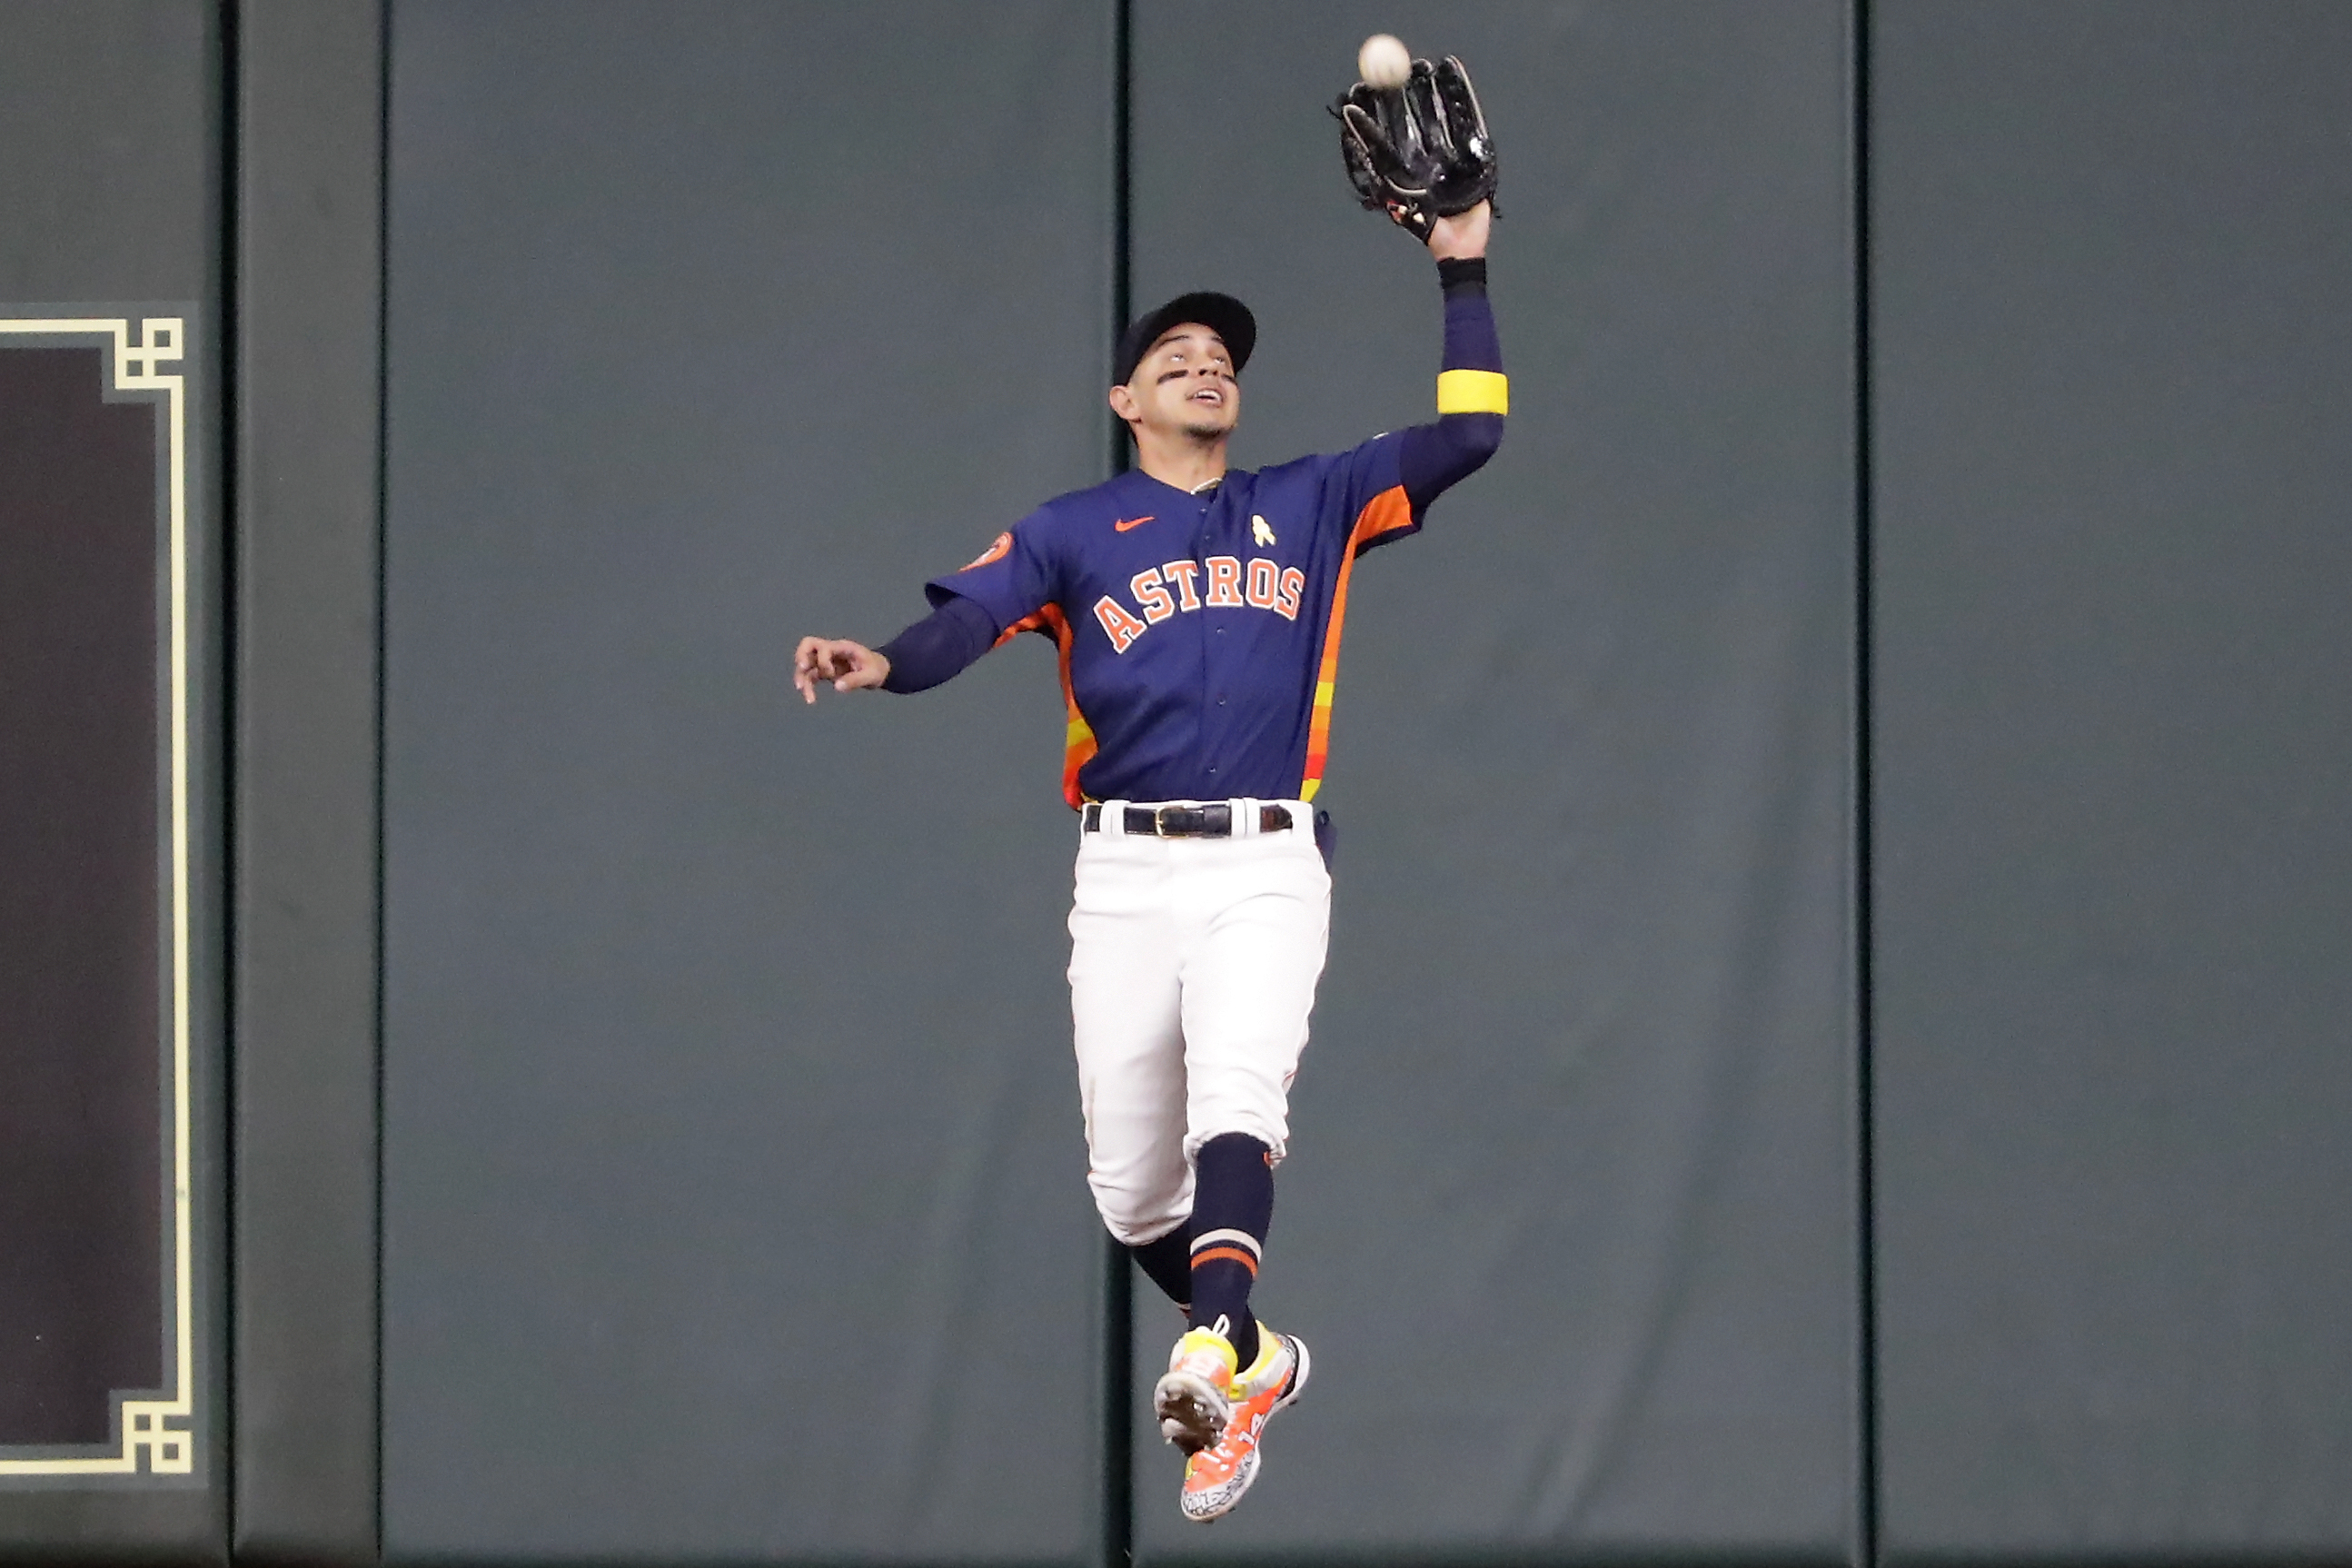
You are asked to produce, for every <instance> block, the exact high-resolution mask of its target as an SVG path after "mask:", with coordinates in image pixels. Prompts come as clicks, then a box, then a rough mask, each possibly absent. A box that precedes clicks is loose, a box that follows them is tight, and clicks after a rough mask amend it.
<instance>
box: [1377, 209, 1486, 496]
mask: <svg viewBox="0 0 2352 1568" xmlns="http://www.w3.org/2000/svg"><path fill="white" fill-rule="evenodd" d="M1492 221H1493V209H1492V208H1491V207H1490V206H1489V205H1487V204H1486V203H1485V202H1480V203H1479V204H1478V205H1476V206H1475V207H1472V208H1471V209H1470V210H1469V211H1468V212H1466V213H1464V214H1462V215H1461V216H1458V217H1442V218H1439V219H1438V220H1437V221H1436V223H1435V225H1434V226H1433V227H1432V228H1431V229H1430V233H1429V251H1430V254H1431V255H1432V256H1433V257H1435V258H1437V276H1438V280H1439V282H1440V283H1441V284H1443V285H1444V289H1445V361H1444V374H1441V375H1440V376H1439V377H1438V397H1437V408H1438V418H1437V421H1436V423H1434V424H1432V425H1416V426H1412V428H1411V429H1409V430H1406V431H1405V432H1404V433H1403V437H1404V445H1403V448H1402V451H1401V452H1400V453H1399V462H1400V466H1401V467H1402V470H1403V479H1404V492H1405V499H1406V500H1408V501H1410V502H1411V503H1412V515H1413V519H1414V521H1419V520H1420V518H1421V515H1422V513H1423V512H1424V511H1426V510H1428V508H1429V503H1430V502H1431V501H1433V500H1436V499H1437V498H1438V496H1439V495H1440V494H1442V493H1444V490H1445V489H1447V488H1448V487H1450V486H1452V485H1454V484H1455V483H1456V482H1458V481H1459V480H1461V479H1465V478H1467V477H1468V476H1469V475H1471V474H1473V473H1475V472H1476V471H1477V470H1478V468H1480V466H1481V465H1483V464H1484V463H1485V462H1486V459H1487V458H1491V457H1493V456H1494V455H1495V449H1496V447H1500V446H1501V445H1502V444H1503V416H1504V412H1505V410H1506V409H1507V407H1508V405H1509V400H1508V395H1507V388H1506V384H1505V383H1504V380H1503V350H1502V345H1501V342H1500V341H1499V340H1498V339H1497V338H1496V333H1495V312H1494V310H1493V309H1492V308H1491V307H1490V306H1489V305H1488V304H1487V303H1486V236H1487V227H1488V225H1489V224H1490V223H1491V222H1492Z"/></svg>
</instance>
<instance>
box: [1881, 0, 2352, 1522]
mask: <svg viewBox="0 0 2352 1568" xmlns="http://www.w3.org/2000/svg"><path fill="white" fill-rule="evenodd" d="M1875 16H1876V20H1875V23H1874V26H1875V34H1876V46H1877V47H1876V51H1875V67H1874V101H1875V107H1876V132H1875V134H1874V142H1873V145H1874V151H1873V163H1874V170H1875V173H1876V179H1875V182H1874V187H1875V195H1874V202H1875V224H1874V233H1875V236H1876V240H1877V245H1876V250H1877V258H1878V272H1877V279H1878V281H1877V289H1876V300H1877V306H1878V310H1877V325H1876V330H1875V334H1874V343H1875V347H1876V351H1877V352H1876V356H1875V358H1876V373H1875V374H1876V388H1877V416H1876V430H1877V442H1876V454H1877V456H1876V468H1877V478H1878V488H1877V496H1876V508H1875V515H1876V538H1877V546H1876V563H1877V572H1876V584H1875V605H1876V612H1877V627H1878V630H1877V640H1876V649H1877V652H1876V659H1875V672H1876V703H1875V714H1874V732H1875V736H1876V742H1877V745H1876V771H1875V776H1876V786H1877V788H1876V797H1877V811H1876V830H1875V837H1876V845H1877V849H1878V856H1877V874H1876V900H1875V912H1876V921H1875V924H1876V942H1875V953H1876V982H1877V984H1876V994H1877V1027H1876V1031H1875V1039H1876V1063H1877V1085H1878V1089H1879V1098H1878V1114H1877V1128H1878V1152H1879V1166H1878V1183H1877V1194H1878V1197H1879V1200H1880V1204H1879V1209H1878V1219H1877V1238H1878V1243H1879V1267H1878V1279H1879V1283H1880V1290H1881V1294H1880V1314H1879V1322H1880V1327H1881V1331H1882V1332H1881V1342H1880V1357H1879V1365H1880V1378H1881V1384H1880V1386H1881V1390H1882V1394H1883V1396H1884V1397H1883V1406H1884V1422H1883V1426H1882V1431H1883V1434H1884V1444H1885V1446H1884V1465H1883V1471H1882V1473H1883V1476H1884V1480H1885V1511H1884V1521H1885V1536H1886V1542H1887V1560H1888V1561H1890V1562H1916V1561H1920V1560H1922V1559H1924V1558H1927V1557H1930V1556H1942V1557H1945V1558H1948V1559H1966V1560H1969V1561H1972V1562H1981V1561H1987V1560H1991V1559H1993V1558H1994V1557H1996V1555H2013V1554H2020V1553H2029V1554H2032V1555H2036V1556H2039V1557H2042V1558H2044V1559H2060V1558H2065V1557H2075V1558H2081V1557H2085V1556H2097V1557H2101V1558H2104V1559H2105V1560H2108V1561H2128V1562H2135V1563H2146V1562H2155V1561H2161V1560H2163V1559H2164V1558H2166V1557H2168V1556H2184V1555H2186V1556H2195V1557H2200V1558H2203V1559H2205V1560H2223V1559H2226V1560H2234V1561H2253V1560H2256V1559H2258V1558H2260V1557H2263V1556H2270V1557H2272V1558H2277V1557H2279V1556H2282V1555H2287V1554H2293V1553H2296V1552H2300V1553H2303V1554H2305V1556H2306V1557H2307V1558H2310V1557H2315V1558H2324V1559H2326V1560H2330V1561H2336V1560H2341V1559H2342V1558H2343V1557H2344V1556H2345V1555H2346V1553H2347V1552H2352V1488H2347V1485H2346V1479H2345V1478H2346V1476H2347V1464H2348V1463H2352V1349H2347V1339H2346V1335H2345V1332H2344V1324H2345V1306H2344V1303H2345V1300H2346V1295H2347V1288H2352V1230H2347V1226H2346V1225H2345V1223H2344V1194H2345V1193H2346V1192H2347V1190H2352V1139H2347V1136H2346V1133H2345V1126H2344V1108H2345V1106H2346V1104H2347V1100H2352V1058H2347V1053H2346V1049H2345V1024H2344V1020H2345V1017H2346V1016H2347V1010H2352V964H2347V961H2346V960H2347V953H2346V942H2345V933H2346V932H2347V931H2352V839H2347V836H2346V834H2345V832H2344V827H2343V813H2344V780H2345V779H2346V777H2347V774H2352V741H2347V729H2346V726H2345V722H2344V715H2345V712H2346V710H2347V704H2352V621H2347V617H2346V615H2345V612H2344V604H2343V584H2345V583H2346V582H2347V580H2352V533H2347V531H2346V528H2345V526H2344V497H2345V495H2346V494H2347V491H2348V490H2352V399H2347V391H2346V388H2347V381H2346V376H2345V366H2346V365H2347V363H2352V323H2347V315H2346V312H2345V309H2344V286H2345V279H2346V278H2347V275H2352V161H2348V160H2347V156H2346V152H2347V146H2352V85H2347V84H2352V11H2347V9H2346V8H2345V7H2343V6H2341V5H2330V4H2324V3H2323V4H2302V5H2288V4H2264V5H2254V6H2211V5H2191V4H2156V3H2144V0H2131V3H2129V4H2124V3H2103V4H2074V5H2065V6H2047V5H2033V4H2027V3H2022V0H2020V3H2006V0H2004V3H1992V0H1958V3H1953V4H1935V5H1927V4H1919V3H1917V0H1887V3H1885V4H1882V5H1878V6H1877V7H1876V8H1875Z"/></svg>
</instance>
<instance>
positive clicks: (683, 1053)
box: [384, 0, 1111, 1563]
mask: <svg viewBox="0 0 2352 1568" xmlns="http://www.w3.org/2000/svg"><path fill="white" fill-rule="evenodd" d="M1109 53H1110V19H1109V13H1108V9H1107V8H1106V7H1104V6H1102V5H1094V4H1087V3H1082V0H1023V3H1017V4H1012V5H993V6H989V7H985V8H962V7H947V6H938V5H859V6H842V5H822V4H809V5H772V4H764V3H759V4H755V3H750V0H745V3H741V4H726V5H720V4H700V5H677V4H674V3H671V0H642V3H638V4H601V5H580V4H570V3H564V4H554V3H550V4H542V5H501V6H496V7H485V6H481V5H471V4H456V3H450V4H404V5H401V6H400V7H399V8H398V9H397V11H396V13H395V16H394V108H393V169H392V208H393V221H392V233H391V246H392V259H393V289H392V301H391V311H392V316H391V320H392V331H391V342H390V361H391V367H390V373H391V378H392V382H391V385H392V392H391V432H390V441H391V449H390V466H391V479H390V495H389V501H388V505H389V522H388V529H389V541H388V548H389V568H388V570H389V603H388V637H389V643H388V652H387V660H388V681H389V695H388V708H389V712H388V731H387V737H386V745H387V752H386V769H387V776H386V834H387V853H388V857H389V858H388V868H387V897H388V907H387V910H386V929H387V942H388V953H387V977H386V984H387V995H386V1006H387V1018H386V1029H387V1034H386V1041H385V1072H386V1094H387V1100H386V1106H385V1119H386V1120H385V1133H386V1144H387V1147H386V1170H385V1182H386V1190H385V1204H386V1215H385V1219H386V1237H385V1246H386V1258H385V1268H386V1284H385V1343H384V1358H385V1398H386V1405H385V1432H384V1438H385V1454H384V1463H385V1475H384V1486H385V1496H384V1505H385V1531H386V1537H387V1547H388V1550H389V1552H390V1554H391V1555H392V1556H393V1557H394V1558H395V1559H397V1560H403V1561H416V1560H422V1559H426V1558H436V1557H437V1558H444V1559H454V1558H458V1557H467V1558H475V1559H479V1558H488V1557H495V1558H498V1559H500V1560H507V1561H517V1560H547V1559H552V1558H558V1557H562V1558H570V1559H580V1558H591V1557H593V1558H625V1557H632V1556H635V1557H648V1558H650V1557H659V1558H661V1559H663V1560H666V1561H674V1560H679V1559H697V1560H712V1561H748V1560H753V1559H759V1560H788V1561H806V1560H811V1559H831V1560H835V1561H839V1560H846V1559H852V1558H855V1559H858V1560H870V1561H895V1562H909V1563H911V1562H921V1563H954V1562H973V1561H992V1560H996V1561H1001V1560H1008V1559H1010V1560H1020V1561H1027V1562H1068V1561H1074V1560H1076V1559H1077V1558H1078V1557H1079V1556H1080V1555H1081V1554H1082V1553H1083V1552H1085V1550H1086V1549H1087V1543H1088V1542H1090V1541H1091V1540H1092V1539H1093V1533H1092V1532H1093V1524H1092V1512H1093V1508H1094V1502H1095V1499H1096V1497H1097V1491H1098V1488H1097V1463H1096V1460H1095V1458H1094V1456H1093V1442H1094V1434H1095V1422H1094V1417H1093V1415H1092V1408H1091V1405H1092V1397H1093V1390H1094V1386H1095V1383H1096V1378H1095V1373H1094V1366H1095V1358H1096V1357H1097V1353H1098V1352H1097V1350H1096V1348H1095V1343H1094V1338H1093V1335H1094V1329H1093V1324H1094V1321H1095V1318H1096V1302H1097V1292H1096V1289H1095V1268H1096V1264H1097V1257H1098V1251H1097V1246H1098V1244H1097V1234H1098V1232H1097V1227H1096V1225H1095V1222H1094V1220H1093V1217H1092V1215H1091V1210H1090V1206H1089V1205H1088V1203H1087V1194H1086V1189H1085V1185H1084V1173H1085V1155H1084V1151H1083V1146H1082V1142H1081V1140H1080V1137H1079V1125H1078V1116H1077V1105H1076V1090H1075V1086H1074V1083H1073V1081H1072V1074H1071V1069H1070V1067H1069V1044H1068V1029H1069V1023H1068V1007H1067V1001H1066V996H1065V994H1064V984H1063V980H1062V973H1061V972H1062V967H1063V965H1064V963H1066V936H1065V934H1064V931H1063V927H1062V921H1063V917H1064V913H1065V910H1066V899H1067V896H1068V886H1069V884H1068V878H1069V868H1068V857H1069V855H1070V853H1071V851H1072V848H1073V847H1074V841H1075V828H1074V824H1073V819H1072V817H1071V816H1070V813H1069V812H1068V811H1067V809H1066V807H1064V806H1063V805H1062V804H1061V801H1060V798H1059V791H1058V787H1057V786H1058V781H1059V763H1060V755H1061V739H1062V736H1061V731H1062V711H1061V700H1060V694H1059V691H1058V689H1057V685H1056V682H1055V676H1054V671H1053V660H1052V658H1050V656H1049V655H1048V654H1047V651H1046V649H1045V647H1043V645H1042V644H1041V643H1040V642H1039V640H1038V639H1034V638H1029V639H1024V644H1025V645H1026V646H1023V647H1014V648H1010V649H1007V650H1006V651H1004V652H1003V653H1000V654H997V655H996V656H994V657H993V658H990V659H988V660H986V661H985V662H984V663H983V664H982V667H981V668H977V669H975V670H973V671H972V672H971V674H970V675H968V676H967V677H966V678H964V679H961V680H960V681H958V682H957V683H956V685H955V686H954V687H952V688H950V689H948V690H945V691H942V692H940V693H937V694H935V695H931V696H928V697H923V698H917V699H898V698H890V697H885V696H879V695H868V696H866V697H863V698H859V699H856V700H828V701H827V702H825V703H824V704H823V705H821V706H820V707H818V708H817V709H815V710H813V711H811V710H803V708H802V707H801V706H800V704H799V702H798V700H797V699H796V698H795V697H794V696H793V692H792V690H791V688H790V685H789V662H790V658H791V652H792V647H793V640H794V639H795V638H796V637H798V636H799V635H801V634H803V633H807V632H824V633H836V634H841V635H852V636H858V637H864V638H866V639H867V640H869V641H880V640H882V639H884V638H886V637H888V636H890V635H891V634H892V633H894V632H895V631H896V630H897V629H898V627H899V626H901V625H903V624H904V623H905V622H906V621H908V620H910V619H912V618H913V617H914V616H916V615H918V614H919V613H920V611H921V609H922V600H921V596H920V594H919V583H920V582H921V580H922V579H923V578H925V577H927V576H929V575H931V574H936V573H939V572H941V571H947V570H952V569H953V568H955V567H956V566H958V565H961V563H963V562H965V561H967V560H969V559H970V558H971V556H972V555H973V554H974V553H975V552H978V551H979V550H980V549H982V547H983V546H984V545H985V544H986V543H987V542H988V541H989V540H990V539H991V538H992V536H993V535H994V534H995V533H996V531H998V530H1000V529H1002V528H1003V527H1004V526H1006V525H1007V524H1008V523H1009V522H1011V521H1013V519H1015V518H1017V517H1018V516H1020V515H1021V514H1022V513H1023V512H1024V511H1026V510H1028V509H1029V508H1030V507H1031V506H1032V505H1033V504H1034V503H1035V502H1036V501H1037V500H1041V499H1043V498H1045V496H1048V495H1051V494H1054V493H1055V492H1057V491H1060V490H1064V489H1071V488H1074V487H1076V486H1080V485H1084V484H1087V483H1090V482H1092V481H1094V480H1096V479H1099V478H1100V477H1101V473H1102V451H1103V437H1102V432H1103V416H1102V414H1101V412H1100V408H1101V405H1100V398H1101V394H1102V387H1101V382H1102V372H1101V368H1100V366H1101V363H1102V362H1103V360H1104V359H1105V357H1106V356H1107V353H1108V349H1107V342H1108V298H1109V279H1108V264H1109V254H1110V235H1109V211H1110V205H1109V191H1110V181H1111V163H1110V158H1109V149H1108V137H1107V127H1108V117H1109V108H1108V106H1109V91H1110V87H1109V84H1110V81H1111V72H1110V60H1109ZM1016 165H1017V167H1018V170H1019V178H1018V179H1017V180H1011V179H1007V178H1006V177H1005V176H1006V174H1007V173H1008V171H1010V170H1012V169H1013V168H1014V167H1015V166H1016ZM1008 1446H1014V1447H1017V1450H1018V1455H1019V1460H1018V1470H1017V1474H1016V1473H1015V1472H1012V1471H1008V1468H1007V1467H1008V1462H1009V1461H1008ZM1008 1477H1012V1478H1013V1479H1010V1480H1009V1479H1008Z"/></svg>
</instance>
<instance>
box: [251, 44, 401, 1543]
mask: <svg viewBox="0 0 2352 1568" xmlns="http://www.w3.org/2000/svg"><path fill="white" fill-rule="evenodd" d="M382 35H383V12H382V6H381V5H380V3H379V0H246V3H245V4H244V5H242V6H241V7H240V13H239V17H238V26H237V33H236V44H237V50H238V62H237V65H238V69H237V88H238V95H239V106H238V112H239V126H238V131H239V135H238V140H237V151H238V163H239V168H238V182H239V186H238V188H239V197H240V199H239V204H238V218H239V223H238V230H237V235H236V244H237V262H238V269H239V278H240V282H241V290H242V298H243V300H244V308H243V309H242V310H240V311H239V313H238V327H239V332H238V345H237V347H238V356H239V360H238V376H237V394H238V396H237V404H238V406H237V410H236V439H237V453H238V465H237V468H238V472H239V474H240V475H241V476H242V477H243V480H244V482H243V484H242V486H241V487H240V489H241V493H240V495H239V496H238V546H239V555H238V562H237V579H236V580H237V588H238V617H239V618H238V636H237V676H238V702H237V729H238V734H237V801H238V821H239V824H240V827H241V831H240V832H239V835H238V860H237V872H238V875H237V908H236V921H237V945H236V954H237V969H236V1016H237V1053H236V1133H237V1136H236V1220H237V1223H236V1282H237V1290H236V1301H237V1320H236V1445H237V1467H236V1547H237V1554H238V1556H239V1557H240V1559H242V1560H246V1561H251V1562H269V1561H288V1560H299V1561H301V1562H304V1563H352V1562H363V1561H367V1560H370V1559H372V1558H373V1555H374V1552H375V1495H376V1462H375V1437H376V1401H375V1373H376V1365H375V1318H376V1285H375V1157H376V1127H375V1077H376V1064H375V957H376V954H375V919H376V821H375V799H376V550H377V543H378V533H377V519H378V506H377V430H378V425H379V421H378V418H377V406H378V356H377V353H376V343H377V333H378V331H379V328H380V325H381V310H380V303H381V300H380V296H381V282H380V254H381V253H380V233H381V229H382V225H383V213H382V204H381V201H380V199H379V191H380V179H379V169H380V167H381V163H382V159H383V113H382V104H383V68H382V47H381V44H382Z"/></svg>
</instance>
